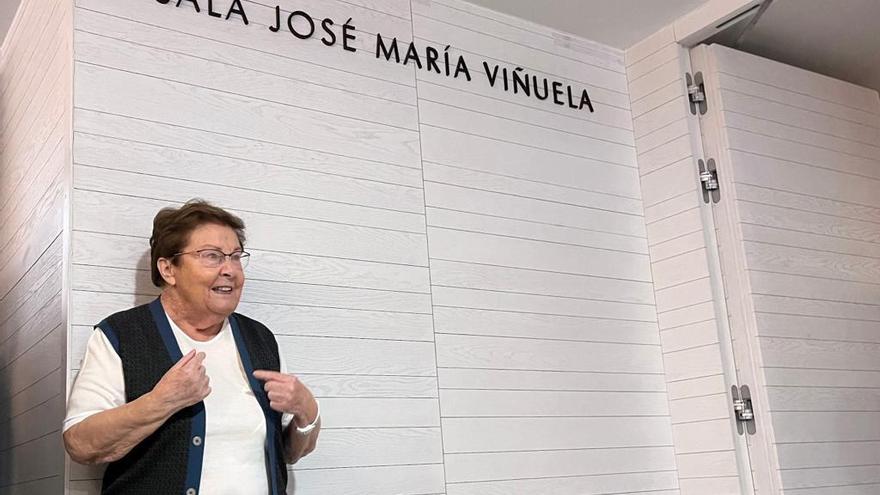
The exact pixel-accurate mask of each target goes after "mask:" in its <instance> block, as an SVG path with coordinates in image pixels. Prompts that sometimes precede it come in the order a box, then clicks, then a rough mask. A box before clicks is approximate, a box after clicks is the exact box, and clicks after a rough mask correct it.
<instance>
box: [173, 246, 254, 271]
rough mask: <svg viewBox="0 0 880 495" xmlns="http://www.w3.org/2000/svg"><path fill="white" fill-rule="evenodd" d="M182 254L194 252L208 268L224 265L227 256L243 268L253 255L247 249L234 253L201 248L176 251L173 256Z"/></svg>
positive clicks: (234, 263)
mask: <svg viewBox="0 0 880 495" xmlns="http://www.w3.org/2000/svg"><path fill="white" fill-rule="evenodd" d="M182 254H194V255H196V257H198V259H199V263H201V264H202V265H204V266H206V267H208V268H217V267H218V266H220V265H222V264H223V262H224V261H226V258H229V261H231V262H232V264H233V265H238V266H241V267H242V268H244V267H246V266H247V264H248V259H249V258H250V257H251V253H247V252H245V251H234V252H232V253H229V254H226V253H224V252H223V251H220V250H219V249H199V250H197V251H185V252H182V253H176V254H174V255H173V256H172V258H173V257H174V256H180V255H182Z"/></svg>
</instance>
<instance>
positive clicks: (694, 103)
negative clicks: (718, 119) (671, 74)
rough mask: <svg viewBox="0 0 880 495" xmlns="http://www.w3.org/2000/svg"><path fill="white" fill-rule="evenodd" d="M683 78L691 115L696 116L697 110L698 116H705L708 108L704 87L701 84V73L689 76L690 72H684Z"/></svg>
mask: <svg viewBox="0 0 880 495" xmlns="http://www.w3.org/2000/svg"><path fill="white" fill-rule="evenodd" d="M684 76H685V80H686V81H687V92H688V102H689V103H690V105H691V113H692V114H693V115H696V114H697V110H699V111H700V115H706V110H708V107H707V105H706V86H705V85H704V84H703V73H702V72H697V73H696V74H694V75H693V76H691V73H690V72H686V73H685V75H684Z"/></svg>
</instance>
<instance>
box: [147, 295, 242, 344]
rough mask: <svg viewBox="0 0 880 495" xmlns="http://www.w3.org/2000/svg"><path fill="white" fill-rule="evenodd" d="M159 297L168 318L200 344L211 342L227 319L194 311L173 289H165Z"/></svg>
mask: <svg viewBox="0 0 880 495" xmlns="http://www.w3.org/2000/svg"><path fill="white" fill-rule="evenodd" d="M159 297H160V298H161V300H162V307H163V308H164V309H165V312H166V313H167V314H168V317H169V318H171V319H172V320H173V321H174V324H175V325H177V326H178V328H180V329H181V330H182V331H183V333H185V334H186V335H187V336H188V337H189V338H191V339H193V340H196V341H200V342H205V341H208V340H211V339H212V338H213V337H214V336H215V335H217V334H218V333H220V329H221V328H223V321H224V320H225V319H226V318H220V317H218V316H217V315H214V314H208V315H206V314H204V313H201V312H196V311H193V310H192V309H191V308H189V305H187V304H186V303H185V302H184V301H183V299H182V298H181V297H180V295H179V294H177V292H176V291H175V290H174V289H173V288H167V289H165V290H164V291H162V295H161V296H159Z"/></svg>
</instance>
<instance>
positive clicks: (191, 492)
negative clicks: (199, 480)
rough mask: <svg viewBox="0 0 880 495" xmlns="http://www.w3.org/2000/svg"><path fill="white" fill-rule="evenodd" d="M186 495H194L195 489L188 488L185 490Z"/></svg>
mask: <svg viewBox="0 0 880 495" xmlns="http://www.w3.org/2000/svg"><path fill="white" fill-rule="evenodd" d="M186 495H196V489H195V488H189V489H187V490H186Z"/></svg>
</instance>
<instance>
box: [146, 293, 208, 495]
mask: <svg viewBox="0 0 880 495" xmlns="http://www.w3.org/2000/svg"><path fill="white" fill-rule="evenodd" d="M150 313H151V314H152V315H153V321H154V322H155V323H156V328H158V329H159V335H161V336H162V342H164V343H165V349H166V350H167V351H168V356H169V357H170V358H171V362H172V363H177V362H178V361H180V360H181V359H182V358H183V352H181V351H180V346H179V345H177V339H176V338H174V331H173V330H171V325H170V324H169V323H168V316H167V315H166V314H165V308H164V307H163V306H162V300H161V299H160V298H158V297H157V298H156V300H154V301H153V302H151V303H150ZM191 407H192V409H193V412H194V413H195V414H193V417H192V420H191V422H190V435H189V442H188V443H189V454H188V455H187V462H186V484H185V485H184V487H183V494H186V490H188V489H190V488H194V489H195V490H196V493H198V492H199V488H200V485H201V482H202V461H203V460H204V456H205V429H206V427H205V403H204V402H199V403H198V404H194V405H192V406H191ZM197 436H198V437H199V438H201V441H200V442H198V445H196V444H195V443H194V442H193V438H195V437H197Z"/></svg>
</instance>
